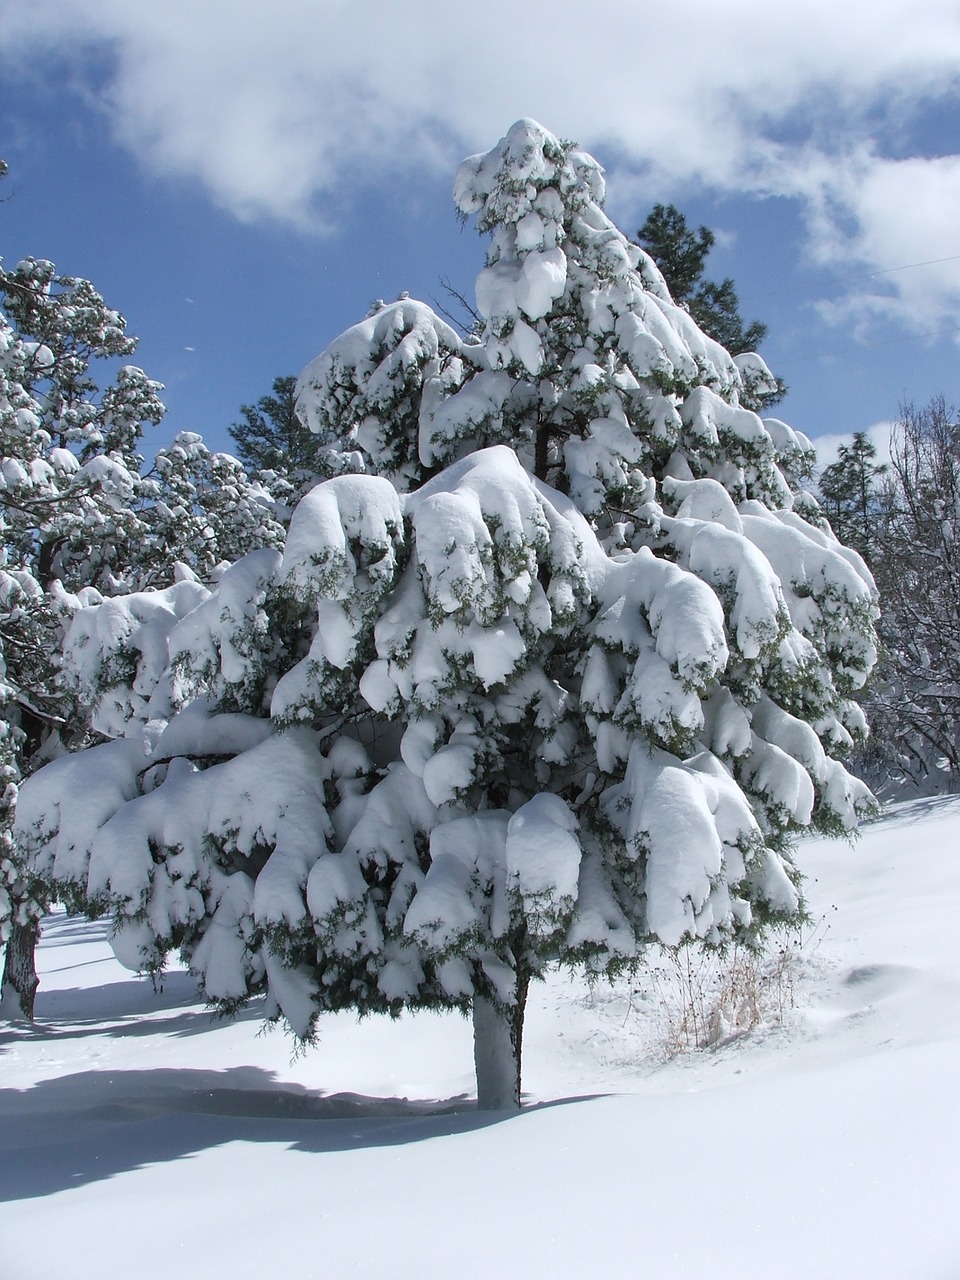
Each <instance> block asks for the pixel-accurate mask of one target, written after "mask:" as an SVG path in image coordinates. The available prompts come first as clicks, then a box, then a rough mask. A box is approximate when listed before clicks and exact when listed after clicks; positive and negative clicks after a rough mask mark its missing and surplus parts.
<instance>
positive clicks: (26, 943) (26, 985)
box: [0, 921, 40, 1022]
mask: <svg viewBox="0 0 960 1280" xmlns="http://www.w3.org/2000/svg"><path fill="white" fill-rule="evenodd" d="M39 934H40V926H39V925H38V924H37V923H36V922H35V921H34V922H32V923H30V924H17V925H14V926H13V931H12V932H11V934H10V937H9V938H8V939H7V946H6V955H5V962H4V966H3V982H2V984H0V1008H2V1010H3V1012H4V1013H5V1014H6V1016H7V1017H11V1018H25V1019H26V1020H27V1021H28V1022H32V1021H33V1005H34V1000H35V998H36V994H37V987H38V986H39V985H40V979H39V978H38V977H37V969H36V963H35V955H36V948H37V938H38V937H39Z"/></svg>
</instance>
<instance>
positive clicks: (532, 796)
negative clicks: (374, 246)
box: [18, 120, 875, 1107]
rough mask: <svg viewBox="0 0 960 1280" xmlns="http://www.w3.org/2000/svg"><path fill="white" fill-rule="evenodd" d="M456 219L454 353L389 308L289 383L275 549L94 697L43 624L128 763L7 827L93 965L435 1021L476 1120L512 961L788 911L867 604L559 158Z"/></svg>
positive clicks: (73, 771) (523, 975) (694, 333)
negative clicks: (468, 1033) (76, 924)
mask: <svg viewBox="0 0 960 1280" xmlns="http://www.w3.org/2000/svg"><path fill="white" fill-rule="evenodd" d="M455 196H456V200H457V204H458V207H459V209H460V210H461V212H462V213H463V214H464V215H465V216H466V215H476V219H477V225H478V228H479V229H480V230H481V231H483V232H490V233H492V234H491V242H490V247H489V250H488V254H487V263H486V266H485V267H484V268H483V270H482V271H481V273H480V277H479V279H478V283H477V304H478V310H479V312H480V313H481V315H482V317H483V320H484V326H483V330H482V332H481V334H480V335H479V338H478V340H476V341H469V342H464V341H461V339H460V338H458V336H457V335H456V333H455V332H454V331H453V330H452V329H451V328H450V327H449V326H448V325H446V324H445V323H444V322H443V321H441V320H440V319H439V318H438V317H436V316H435V315H434V314H433V313H432V312H431V311H430V309H429V308H427V307H425V306H424V305H423V304H420V303H415V302H412V301H411V300H409V299H401V300H400V301H399V302H398V303H395V304H392V305H390V306H386V307H381V308H379V309H377V310H376V312H375V313H374V314H372V315H371V316H369V317H368V318H367V319H366V320H365V321H363V322H362V323H361V324H360V325H358V326H356V327H355V328H354V329H351V330H349V331H348V332H347V333H346V334H344V335H342V336H341V337H340V338H338V339H337V340H336V341H335V342H334V343H333V344H332V345H331V347H330V348H329V349H328V350H327V352H325V353H324V354H323V355H322V356H320V357H319V358H318V360H317V361H315V362H314V364H313V365H311V366H310V367H309V368H308V369H307V370H306V371H305V373H304V375H303V377H302V378H301V380H300V385H299V393H298V402H299V406H300V413H301V415H302V416H303V418H304V420H305V421H306V422H307V423H308V424H309V425H310V426H311V427H312V429H314V430H315V431H317V432H318V434H319V435H320V437H321V443H322V444H323V445H324V446H325V448H326V449H327V451H328V460H329V465H330V470H331V475H332V478H331V479H329V480H327V481H325V482H324V483H322V484H319V485H317V486H316V487H315V488H314V489H312V490H311V491H310V492H309V493H308V494H306V496H305V497H303V498H302V499H301V501H300V503H299V504H298V506H297V508H296V510H295V512H294V515H293V518H292V521H291V525H290V530H289V535H288V538H287V543H286V547H285V550H284V552H283V555H282V557H281V556H279V555H277V554H275V553H274V552H272V551H270V550H267V551H263V552H254V553H252V554H251V555H248V556H247V557H245V558H244V559H242V560H240V561H239V562H238V563H236V564H235V565H233V566H232V567H231V568H230V569H228V570H227V571H226V572H225V573H224V574H223V576H222V577H221V579H220V582H219V584H218V585H217V587H216V589H215V591H214V592H213V594H212V595H211V596H210V597H209V598H207V599H205V600H203V601H202V602H201V603H199V604H198V606H197V607H196V608H194V609H193V610H192V611H191V612H189V613H187V614H186V615H185V616H179V617H177V616H174V615H175V614H176V613H177V610H176V608H173V607H171V608H169V609H166V612H162V610H163V609H164V608H165V607H166V606H165V605H164V604H163V602H161V601H160V600H159V598H157V597H153V602H154V604H155V605H156V606H157V607H156V610H155V611H154V612H153V613H150V612H149V610H148V609H147V608H146V607H144V608H142V609H141V611H140V616H139V621H138V622H137V624H136V627H131V632H130V634H133V633H134V632H136V633H137V634H138V635H139V636H140V640H139V642H138V645H137V646H135V652H134V656H133V667H132V668H131V669H128V670H126V671H125V672H123V673H121V676H120V677H119V678H118V677H117V673H116V667H115V665H114V664H112V663H111V661H110V640H109V633H110V628H109V627H102V628H101V627H99V625H98V622H97V617H96V614H95V612H94V613H92V614H90V615H87V616H86V618H85V619H84V615H83V614H81V615H79V616H78V620H77V623H76V624H75V625H76V626H77V627H78V628H80V629H82V630H83V634H84V635H85V636H86V637H87V641H86V645H85V651H86V658H85V659H81V662H85V663H86V670H87V672H88V675H87V680H88V685H89V687H91V688H97V689H99V690H101V691H111V699H112V704H113V705H114V706H116V707H120V708H121V714H120V719H121V720H122V721H123V722H124V723H125V726H126V727H125V734H126V736H125V737H122V738H118V739H117V740H116V741H114V742H111V743H108V744H106V745H104V746H101V747H96V748H93V749H92V750H90V751H88V752H85V753H81V754H79V755H75V756H72V757H70V758H67V759H64V760H61V761H57V762H55V763H53V764H51V765H50V766H48V767H47V768H46V769H45V770H43V771H42V772H41V773H39V774H38V775H36V777H34V778H33V779H31V780H30V781H29V782H28V783H27V784H26V785H25V786H24V788H23V793H22V798H21V804H20V808H19V812H18V826H19V831H20V834H21V838H22V839H23V840H24V841H25V842H26V843H27V844H28V845H29V846H30V848H31V849H32V853H33V865H34V867H35V868H36V869H37V871H38V873H41V874H43V875H44V876H49V877H50V878H51V879H52V880H53V881H54V882H59V883H66V884H72V885H74V886H77V885H79V886H80V887H81V888H82V891H83V892H84V893H85V894H86V895H87V896H88V898H89V899H90V900H91V901H93V902H95V903H101V904H105V905H109V906H111V907H112V909H113V910H114V912H115V913H116V917H117V922H118V930H117V933H116V937H115V941H114V945H115V949H116V950H117V953H118V955H120V956H121V958H123V959H124V960H125V961H126V962H127V963H129V964H130V965H131V966H132V967H134V968H137V967H140V968H152V967H156V966H159V965H161V964H162V962H163V957H164V955H165V954H166V952H167V951H168V950H169V949H171V948H173V947H179V948H181V950H182V952H183V954H184V955H185V956H186V958H187V960H188V962H189V964H190V965H191V967H192V968H193V970H194V971H195V972H196V973H197V974H198V975H199V977H200V979H201V980H202V983H203V986H204V990H205V991H206V993H207V995H208V997H209V998H210V999H211V1000H213V1001H215V1002H217V1003H219V1004H220V1005H221V1006H223V1007H226V1008H232V1007H234V1006H236V1005H237V1004H238V1003H239V1002H241V1001H242V1000H244V999H245V998H246V997H248V996H249V995H251V994H255V993H258V992H265V993H266V994H267V1006H266V1008H267V1011H268V1012H275V1013H280V1014H282V1015H283V1016H284V1017H285V1018H286V1020H287V1021H288V1022H289V1024H290V1025H291V1027H292V1028H293V1030H294V1031H295V1032H296V1033H297V1034H298V1035H301V1036H308V1035H309V1034H310V1033H311V1031H312V1029H313V1026H314V1022H315V1019H316V1017H317V1015H318V1014H320V1013H321V1012H322V1011H323V1010H325V1009H339V1008H344V1007H351V1006H352V1007H354V1008H357V1009H359V1010H361V1011H386V1012H390V1013H397V1012H399V1011H401V1010H403V1009H406V1008H416V1007H423V1006H434V1007H458V1008H461V1009H466V1008H468V1007H470V1008H472V1011H473V1016H474V1025H475V1043H476V1065H477V1076H478V1097H479V1102H480V1105H481V1106H482V1107H511V1106H516V1105H518V1104H519V1097H520V1052H521V1039H522V1027H523V1012H524V1003H525V998H526V992H527V986H528V983H529V981H530V980H531V979H532V978H536V977H538V976H539V975H540V974H541V973H542V972H543V970H544V968H545V966H547V965H548V964H551V963H554V962H557V961H559V962H563V963H576V964H582V965H585V966H587V967H588V968H589V969H590V970H591V971H592V972H595V973H597V974H603V973H612V972H614V971H616V970H617V969H618V968H619V967H621V966H629V965H632V964H635V963H638V962H639V959H640V957H641V956H642V953H643V950H644V948H645V947H647V946H649V945H655V944H661V945H664V946H668V947H672V946H676V945H678V944H680V943H682V942H684V941H686V940H691V939H692V940H697V941H700V942H703V943H705V944H707V945H710V946H722V945H723V944H724V943H725V942H726V941H728V940H730V939H742V940H746V941H750V940H752V939H754V938H755V937H756V936H757V935H758V933H759V932H760V931H761V930H762V929H763V928H764V927H765V926H768V925H771V924H774V923H776V922H779V921H786V920H792V919H794V918H795V917H796V915H797V913H798V912H799V911H800V909H801V905H800V893H799V887H798V881H799V877H798V873H797V871H796V869H795V868H794V866H793V863H792V860H791V855H790V841H791V837H792V836H793V835H794V833H796V832H798V831H801V830H804V829H807V828H808V827H810V826H813V827H815V828H818V829H821V830H827V831H840V830H850V829H851V828H852V827H853V826H854V825H855V824H856V821H857V817H858V814H859V813H861V812H862V811H863V810H864V808H865V807H866V806H868V805H869V804H870V796H869V793H868V792H867V791H866V789H865V788H864V787H863V786H862V785H861V784H860V783H858V782H857V781H856V780H855V779H853V778H851V777H850V776H849V775H848V774H847V773H846V771H845V770H844V768H843V766H842V764H841V763H840V762H839V760H838V756H839V755H840V754H842V753H843V751H844V750H845V749H846V748H847V747H849V746H850V744H851V741H852V740H853V739H854V738H856V737H858V736H859V735H861V734H862V733H863V730H864V725H863V720H862V716H861V715H860V713H859V709H858V707H857V705H856V703H855V702H854V701H853V695H854V694H855V693H856V691H857V689H858V688H859V687H860V685H861V684H862V682H863V680H864V678H865V676H866V674H867V672H868V671H869V669H870V666H871V664H872V662H873V660H874V656H875V654H874V637H873V619H874V614H875V603H874V592H873V588H872V584H871V581H870V578H869V574H868V573H867V572H866V570H865V569H864V567H863V564H862V562H861V561H860V559H859V557H857V556H856V555H855V554H854V553H851V552H847V551H845V550H844V549H843V548H842V547H840V545H839V544H838V543H837V542H836V540H835V539H834V538H833V537H832V536H831V535H830V533H829V531H828V530H826V529H824V528H821V525H820V517H819V514H818V509H817V507H816V503H815V502H814V501H813V500H812V499H810V498H809V497H808V496H807V495H806V494H805V493H804V492H803V491H802V488H801V483H802V477H803V475H804V473H805V470H806V468H807V466H808V464H809V460H810V450H809V446H808V444H807V442H806V441H805V440H804V438H803V437H801V436H798V435H796V434H795V433H794V432H792V431H791V430H790V428H788V427H786V426H785V425H784V424H782V423H780V422H777V421H774V420H769V421H767V422H761V420H760V419H759V418H758V417H757V416H756V414H754V413H752V412H750V411H749V410H747V409H745V408H743V407H742V406H741V405H740V403H739V400H738V397H739V394H740V390H741V387H742V385H743V383H742V380H741V376H740V372H739V370H738V368H737V365H736V364H735V362H734V361H733V360H732V359H731V357H730V356H729V355H728V353H727V352H726V351H724V350H723V349H722V348H721V347H720V346H719V345H718V344H717V343H715V342H713V341H712V340H710V339H709V338H707V337H706V336H705V335H704V334H703V333H701V332H700V330H699V329H698V328H697V327H696V325H695V324H694V322H693V321H692V320H691V318H690V316H689V315H688V314H687V312H686V311H684V310H683V309H682V308H680V307H678V306H676V305H675V304H674V303H673V302H672V301H671V298H670V296H669V292H668V290H667V288H666V286H665V284H664V282H663V278H662V276H661V275H660V273H659V272H658V270H657V268H656V266H655V265H654V263H653V262H652V260H651V259H650V258H649V257H648V256H647V255H646V254H645V253H644V252H643V251H642V250H641V249H639V248H638V247H637V246H636V245H633V244H631V243H630V242H629V241H628V240H627V239H626V238H625V237H624V236H623V235H622V234H621V233H620V232H619V231H618V230H617V228H616V227H615V226H613V224H612V223H611V222H610V221H609V219H608V218H607V217H606V215H605V214H604V212H603V207H602V203H603V179H602V174H601V170H600V167H599V166H598V165H597V163H596V162H595V161H594V160H593V159H592V158H591V157H590V156H588V155H586V154H585V153H583V152H582V151H579V150H578V149H577V148H576V147H575V146H573V145H570V144H567V143H561V142H559V141H558V140H557V139H556V138H554V137H553V136H552V135H551V134H550V133H548V132H547V131H546V130H545V129H543V128H541V126H539V125H537V124H535V123H534V122H532V121H529V120H524V121H520V122H519V123H518V124H516V125H515V126H514V127H513V128H512V129H511V130H510V132H509V133H508V134H507V136H506V137H505V138H504V139H502V140H501V142H500V143H499V144H498V145H497V146H496V147H495V148H493V150H492V151H490V152H489V153H487V154H485V155H480V156H474V157H472V158H471V159H469V160H467V161H465V162H464V164H463V165H462V166H461V167H460V170H459V172H458V175H457V180H456V184H455ZM137 627H139V631H138V632H137ZM104 636H106V639H103V637H104ZM97 637H100V639H98V638H97ZM98 646H99V647H98ZM80 648H81V653H82V652H83V651H84V646H80ZM131 652H133V650H131ZM98 653H99V654H100V655H101V657H98V656H97V654H98ZM111 682H112V683H111ZM130 689H135V690H136V692H137V695H138V697H139V699H140V701H139V702H137V701H136V699H134V698H132V697H130V696H129V692H128V691H129V690H130ZM81 798H82V803H81Z"/></svg>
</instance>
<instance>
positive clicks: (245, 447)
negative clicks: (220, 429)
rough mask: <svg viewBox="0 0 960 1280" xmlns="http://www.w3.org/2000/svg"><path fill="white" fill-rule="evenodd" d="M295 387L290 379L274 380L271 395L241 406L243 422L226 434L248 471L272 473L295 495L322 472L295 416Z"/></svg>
mask: <svg viewBox="0 0 960 1280" xmlns="http://www.w3.org/2000/svg"><path fill="white" fill-rule="evenodd" d="M296 384H297V380H296V378H294V377H281V378H274V380H273V389H272V391H273V393H272V395H266V396H261V397H260V399H259V400H258V401H257V403H256V404H255V405H251V404H242V405H241V406H240V413H241V415H242V418H243V421H242V422H235V423H234V424H233V426H232V427H230V428H229V432H230V435H231V437H232V438H233V440H234V442H235V443H236V446H237V456H238V458H239V459H240V461H241V462H242V463H243V464H244V466H245V467H246V468H247V469H248V471H250V472H251V473H252V474H254V475H256V474H258V473H260V472H268V473H273V472H276V473H278V474H279V475H281V476H283V477H284V478H285V479H286V480H288V481H289V482H290V484H291V485H292V486H293V488H294V490H297V491H299V490H302V489H303V487H304V485H309V484H310V483H312V482H314V481H315V480H316V479H317V478H318V476H320V475H322V474H323V470H322V462H321V461H320V459H319V457H318V450H317V439H316V436H315V435H314V434H313V433H312V432H311V431H310V430H308V428H307V427H305V426H304V424H303V423H302V422H301V421H300V419H299V418H298V416H297V412H296V394H295V393H296Z"/></svg>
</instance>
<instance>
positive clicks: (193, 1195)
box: [0, 799, 960, 1280]
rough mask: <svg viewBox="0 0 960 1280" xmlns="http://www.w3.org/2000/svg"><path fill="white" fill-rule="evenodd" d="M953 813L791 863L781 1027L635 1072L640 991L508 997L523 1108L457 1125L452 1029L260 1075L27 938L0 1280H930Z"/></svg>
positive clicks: (314, 1057)
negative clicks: (790, 933) (792, 927)
mask: <svg viewBox="0 0 960 1280" xmlns="http://www.w3.org/2000/svg"><path fill="white" fill-rule="evenodd" d="M958 850H960V800H958V799H944V800H938V801H924V802H917V803H914V804H912V805H907V806H903V807H900V808H899V809H897V810H895V811H894V812H893V813H892V814H890V815H888V816H887V817H886V818H885V819H883V820H882V821H880V822H878V823H876V824H873V825H872V826H870V827H868V828H867V829H866V830H865V833H864V836H863V838H862V840H861V841H860V842H859V843H858V844H857V845H856V846H855V847H853V848H850V847H849V846H847V845H845V844H842V843H838V842H834V841H827V840H816V841H807V842H805V844H804V846H803V848H802V850H801V859H800V861H801V863H802V865H803V866H804V867H805V868H806V869H807V871H808V873H809V874H810V876H811V882H810V884H809V885H808V892H809V897H810V900H811V907H812V912H813V916H814V918H815V919H816V920H818V921H819V922H820V923H818V924H817V926H816V928H811V929H810V930H809V931H808V933H807V935H806V936H805V938H804V939H803V947H802V949H801V951H800V954H799V958H798V959H796V960H794V961H793V962H792V963H791V965H790V967H789V971H788V973H787V975H786V980H785V987H784V988H783V990H784V991H785V993H786V996H787V999H786V1005H787V1007H786V1008H785V1011H784V1020H783V1023H782V1025H773V1024H770V1025H767V1026H766V1027H764V1028H761V1029H760V1030H757V1031H754V1032H753V1033H752V1034H750V1035H748V1036H741V1037H739V1038H737V1037H734V1038H733V1039H731V1040H730V1041H729V1042H728V1043H726V1044H725V1045H723V1046H722V1047H720V1048H719V1049H717V1050H715V1051H709V1050H708V1051H703V1052H699V1053H687V1054H685V1055H682V1056H680V1057H678V1058H673V1059H668V1058H667V1057H666V1056H665V1052H664V1048H663V1042H664V1038H665V1037H666V1036H667V1035H668V1032H669V1020H668V1018H667V1015H666V1013H665V1011H664V1009H663V1007H662V999H663V997H664V994H665V990H666V988H665V980H661V981H660V982H659V983H656V982H645V983H640V984H635V989H634V990H631V988H630V985H629V984H627V983H624V984H623V985H622V986H621V987H618V988H613V989H610V988H606V987H604V988H601V989H600V990H598V991H596V992H593V993H590V992H588V991H587V990H586V989H585V987H584V986H583V985H582V984H581V983H580V982H579V981H572V980H570V979H567V978H565V977H562V976H556V977H554V978H553V979H551V981H550V982H548V983H547V984H545V985H543V986H540V987H538V988H536V989H535V990H534V991H533V993H532V996H531V1008H530V1011H529V1014H528V1029H527V1042H526V1052H525V1086H526V1089H527V1091H528V1092H527V1095H526V1099H527V1106H526V1107H525V1109H524V1111H523V1113H522V1114H521V1115H520V1116H518V1117H514V1118H510V1119H507V1120H502V1119H499V1118H498V1117H496V1116H490V1115H486V1116H480V1115H478V1114H477V1113H476V1112H475V1111H474V1110H473V1109H472V1106H471V1103H470V1101H469V1095H470V1090H471V1087H472V1083H473V1071H472V1061H471V1036H470V1027H469V1024H468V1023H467V1022H465V1021H462V1020H460V1019H458V1018H457V1017H455V1016H427V1015H421V1016H417V1017H408V1018H405V1019H403V1020H402V1021H400V1022H397V1023H391V1022H389V1021H387V1020H370V1021H367V1022H364V1023H362V1024H359V1025H358V1024H357V1023H356V1021H355V1019H354V1018H353V1016H352V1015H350V1016H344V1017H337V1018H328V1019H327V1020H326V1021H325V1022H324V1023H323V1024H322V1028H321V1037H322V1038H321V1043H320V1045H319V1047H318V1048H317V1049H316V1050H314V1051H312V1052H310V1053H309V1054H307V1055H305V1056H303V1057H301V1058H300V1059H299V1060H297V1061H294V1062H291V1061H290V1042H289V1041H288V1040H287V1039H286V1038H285V1037H284V1036H283V1035H282V1033H280V1032H278V1031H274V1032H269V1033H267V1034H266V1035H260V1036H258V1034H257V1032H258V1030H259V1025H260V1024H259V1022H258V1020H257V1017H256V1011H255V1010H251V1011H249V1012H248V1013H246V1014H244V1015H243V1016H241V1017H240V1018H239V1019H238V1020H237V1021H236V1022H234V1023H217V1022H213V1021H211V1019H210V1018H209V1016H208V1015H207V1014H206V1012H205V1011H204V1009H203V1007H202V1006H201V1005H199V1004H198V1003H197V1002H196V1000H195V998H194V995H193V988H192V984H191V983H190V980H189V979H188V978H187V977H186V975H184V974H181V973H172V974H170V975H169V976H168V978H167V980H166V982H165V984H164V990H163V991H162V992H160V993H156V994H154V993H153V991H152V990H151V988H150V986H149V984H148V983H142V982H140V981H138V980H135V979H132V978H131V977H130V975H129V974H126V973H125V972H124V971H123V970H121V969H120V967H119V966H118V965H117V963H116V962H115V961H114V960H113V958H112V956H111V954H110V952H109V948H108V947H107V945H106V942H105V941H104V934H103V928H102V926H100V925H90V924H86V923H83V922H82V921H78V920H75V919H68V918H67V917H65V916H62V915H61V916H54V917H51V918H50V919H49V920H48V921H47V924H46V926H45V931H44V942H43V945H42V948H41V953H40V961H41V970H42V981H43V986H42V989H41V994H40V997H39V999H38V1011H39V1020H38V1023H37V1026H36V1027H35V1028H33V1029H30V1028H22V1027H19V1028H18V1027H10V1026H9V1025H8V1024H4V1026H3V1028H2V1029H0V1278H2V1280H87V1278H88V1277H90V1278H92V1277H97V1280H114V1277H116V1278H118V1280H119V1277H121V1276H122V1277H126V1276H129V1275H136V1276H137V1277H138V1280H159V1278H160V1277H164V1280H167V1278H168V1277H169V1276H170V1275H171V1274H174V1273H176V1274H178V1275H181V1276H184V1277H192V1276H209V1277H220V1276H230V1277H236V1278H238V1280H243V1278H245V1277H251V1278H252V1277H261V1276H263V1275H265V1274H268V1273H271V1274H278V1275H284V1276H286V1277H291V1278H292V1280H298V1278H300V1277H314V1276H317V1277H324V1280H340V1278H341V1277H355V1276H356V1277H368V1278H370V1280H375V1278H376V1280H407V1278H408V1277H409V1278H410V1280H414V1278H416V1280H434V1277H436V1278H437V1280H440V1278H441V1277H443V1278H444V1280H446V1278H447V1277H457V1278H458V1280H460V1278H464V1280H467V1278H470V1277H480V1276H487V1275H490V1274H504V1275H506V1274H509V1275H524V1276H526V1277H531V1278H536V1277H541V1276H542V1277H550V1278H551V1280H566V1278H567V1277H569V1278H571V1280H572V1278H573V1277H577V1278H579V1277H587V1276H597V1277H604V1278H607V1277H610V1278H613V1277H640V1276H651V1277H657V1278H658V1280H674V1278H676V1280H680V1278H683V1277H688V1276H694V1275H698V1274H701V1273H708V1274H709V1275H710V1276H711V1280H727V1278H729V1280H733V1278H734V1277H736V1278H737V1280H745V1278H746V1280H753V1278H762V1280H767V1278H771V1280H793V1278H794V1277H796V1278H798V1280H799V1278H800V1277H803V1278H804V1280H806V1278H808V1277H816V1280H832V1278H833V1277H836V1278H837V1280H839V1278H840V1277H842V1278H843V1280H858V1278H860V1277H862V1278H863V1280H867V1278H868V1277H869V1280H956V1277H958V1276H960V1218H958V1215H957V1212H956V1205H957V1203H958V1202H960V1172H958V1170H960V1155H958V1152H960V1108H958V1104H957V1099H956V1079H957V1071H958V1067H960V947H958V946H957V941H956V921H957V918H958V913H960V854H958Z"/></svg>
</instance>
